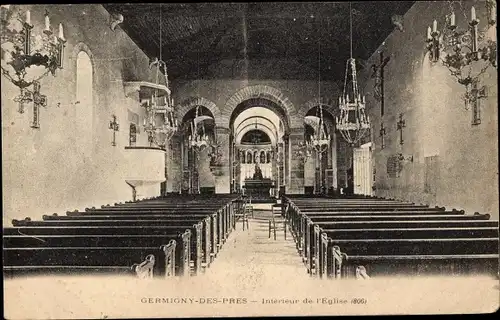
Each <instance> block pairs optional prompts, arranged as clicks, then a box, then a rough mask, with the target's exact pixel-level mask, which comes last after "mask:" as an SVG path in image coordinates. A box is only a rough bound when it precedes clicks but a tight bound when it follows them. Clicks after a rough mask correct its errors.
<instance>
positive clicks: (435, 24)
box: [432, 20, 438, 33]
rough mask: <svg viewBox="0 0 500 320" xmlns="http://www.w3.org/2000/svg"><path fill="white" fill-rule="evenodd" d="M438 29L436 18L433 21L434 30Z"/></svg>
mask: <svg viewBox="0 0 500 320" xmlns="http://www.w3.org/2000/svg"><path fill="white" fill-rule="evenodd" d="M437 30H438V23H437V21H436V20H434V22H433V23H432V32H434V33H436V32H437Z"/></svg>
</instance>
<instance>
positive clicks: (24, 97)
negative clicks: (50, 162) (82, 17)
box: [0, 5, 66, 128]
mask: <svg viewBox="0 0 500 320" xmlns="http://www.w3.org/2000/svg"><path fill="white" fill-rule="evenodd" d="M0 10H1V14H0V17H1V18H0V21H1V29H2V35H1V44H2V46H3V45H4V44H6V43H11V44H13V49H12V50H10V51H9V50H5V54H4V55H3V56H2V60H4V61H5V62H6V64H7V65H8V66H10V67H6V68H4V67H3V66H2V67H1V69H2V75H4V76H5V77H6V78H7V79H8V80H9V81H10V82H12V83H13V84H14V85H15V86H17V87H18V88H20V91H21V92H20V95H19V96H17V97H16V98H15V99H14V101H16V102H19V109H18V111H19V112H20V113H23V112H24V103H26V102H34V103H35V108H37V106H39V105H43V104H46V100H45V96H41V95H40V85H39V83H40V82H39V81H40V80H41V79H42V78H43V77H45V76H46V75H47V74H48V73H49V72H50V73H51V74H52V75H53V76H55V74H56V70H57V69H61V68H62V67H63V57H64V47H65V45H64V44H65V43H66V39H65V38H64V29H63V26H62V24H61V23H60V24H59V33H58V36H55V35H54V34H53V31H52V28H51V26H50V17H49V14H48V12H46V13H45V29H44V30H43V32H42V34H41V39H42V43H41V44H37V43H36V42H34V41H33V38H35V37H34V35H33V34H32V29H33V25H32V24H31V13H30V11H29V10H27V11H26V15H25V19H24V20H23V19H20V18H19V17H16V19H17V20H18V21H19V22H21V23H22V30H21V31H17V30H12V29H10V26H9V25H10V22H11V21H12V20H13V19H11V17H12V12H11V11H10V6H9V5H3V6H1V8H0ZM12 22H14V21H12ZM33 45H37V47H36V48H35V50H33ZM2 49H3V50H4V48H2ZM33 66H37V67H44V68H45V69H46V70H45V72H44V73H43V74H41V75H38V76H37V75H33V74H32V73H33V72H31V70H32V68H31V67H33ZM29 74H30V75H29ZM28 75H29V76H30V79H28V78H27V77H28ZM32 85H33V86H34V90H33V91H31V90H29V89H28V88H29V87H30V86H32ZM40 97H43V99H42V100H43V101H41V100H40ZM37 101H38V102H43V103H38V104H37ZM37 110H38V109H37ZM33 123H34V125H32V127H34V128H38V127H39V125H38V119H34V122H33Z"/></svg>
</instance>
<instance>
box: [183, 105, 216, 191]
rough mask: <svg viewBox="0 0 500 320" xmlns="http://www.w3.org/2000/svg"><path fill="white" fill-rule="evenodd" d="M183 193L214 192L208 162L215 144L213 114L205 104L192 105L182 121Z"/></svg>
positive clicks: (213, 181) (211, 158)
mask: <svg viewBox="0 0 500 320" xmlns="http://www.w3.org/2000/svg"><path fill="white" fill-rule="evenodd" d="M180 128H181V133H182V139H181V165H182V172H183V174H182V184H181V192H182V193H203V194H206V193H214V192H215V178H214V176H213V175H212V172H211V170H210V166H211V164H212V161H213V159H214V158H213V154H214V150H215V148H216V139H215V137H216V135H215V122H214V115H213V114H212V112H211V111H210V109H208V108H207V107H205V106H202V105H193V106H192V108H191V109H189V111H187V112H186V114H185V115H184V117H183V118H182V121H181V125H180Z"/></svg>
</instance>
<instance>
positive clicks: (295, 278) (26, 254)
mask: <svg viewBox="0 0 500 320" xmlns="http://www.w3.org/2000/svg"><path fill="white" fill-rule="evenodd" d="M12 224H13V226H12V227H7V228H4V236H3V238H4V248H3V253H4V267H3V268H4V275H5V276H4V278H5V282H6V288H10V289H9V290H12V291H13V292H16V291H18V290H27V292H29V293H30V294H28V295H25V296H23V297H22V298H21V299H20V301H26V300H27V299H30V298H29V297H31V296H32V295H37V294H40V290H42V288H43V287H48V288H51V290H50V294H49V295H47V297H46V298H44V299H40V298H37V299H36V301H37V303H38V304H41V309H42V310H44V311H42V312H49V311H48V306H49V305H52V304H53V303H54V301H56V300H57V298H58V297H61V295H64V292H72V293H73V294H72V295H71V297H70V298H68V297H67V296H66V295H64V298H65V299H66V298H68V303H69V305H71V306H72V308H77V306H79V305H82V303H84V302H85V300H84V299H85V298H90V296H94V297H99V301H98V302H97V303H96V305H99V306H101V308H102V310H107V311H106V312H107V314H109V313H110V314H114V315H115V316H116V315H118V314H117V313H116V312H117V310H109V306H107V305H106V304H103V303H104V301H108V303H114V304H116V303H117V301H122V302H124V301H128V302H126V304H128V305H129V306H128V307H127V308H128V309H124V310H126V311H124V312H125V314H126V315H127V316H132V315H135V314H137V315H138V316H141V317H143V316H144V314H148V315H150V316H163V315H164V313H162V311H161V310H162V309H161V308H160V309H159V306H158V305H161V307H168V308H169V310H171V312H179V315H182V316H186V315H196V316H206V315H209V314H213V313H211V312H213V311H214V310H217V312H220V314H223V315H233V316H236V315H238V314H239V313H238V312H244V313H245V314H247V315H270V314H275V313H279V314H286V315H296V314H298V313H302V312H304V311H307V312H308V314H325V313H326V314H337V313H340V314H356V313H359V311H360V309H359V306H357V307H356V306H355V305H353V303H352V301H358V300H353V299H361V300H359V301H369V302H370V303H371V305H368V306H366V309H362V310H363V311H364V312H367V313H370V312H372V313H373V312H375V313H377V312H381V311H382V309H383V308H382V309H380V308H381V307H382V306H383V305H386V304H384V303H383V301H385V299H387V298H388V297H398V296H399V295H401V294H403V293H404V294H417V295H420V294H423V295H424V296H422V297H420V301H422V306H424V305H426V304H425V303H427V306H428V305H430V304H429V303H432V301H429V299H430V297H429V296H425V292H426V290H430V289H429V288H432V286H435V285H436V282H432V281H433V279H434V281H435V279H438V281H439V282H438V283H439V286H440V289H441V291H439V292H438V293H434V294H433V295H432V297H433V299H435V298H437V297H439V296H441V297H443V298H444V297H446V295H447V294H448V295H449V294H450V293H454V294H456V296H455V299H449V301H448V302H446V303H442V304H441V305H440V308H441V309H442V310H447V308H450V310H452V312H456V311H457V308H456V305H457V303H459V300H460V301H461V299H462V298H460V297H468V299H469V298H471V297H470V296H469V295H467V294H465V293H466V292H468V291H469V290H472V288H473V287H474V286H478V287H477V288H478V289H480V290H477V295H478V296H480V297H481V299H482V301H483V304H480V305H478V306H476V307H478V308H480V310H484V308H491V303H492V301H495V298H494V297H495V292H496V294H498V287H494V285H495V284H498V221H496V220H492V219H490V216H489V215H488V214H479V213H477V214H473V215H469V214H466V213H465V212H464V211H462V210H455V209H452V210H447V209H446V208H442V207H435V208H432V207H429V206H426V205H416V204H412V203H408V202H402V201H396V200H390V199H378V198H368V197H361V196H351V197H343V198H326V197H311V196H306V195H288V196H284V197H283V198H282V199H281V204H259V203H252V202H251V200H250V199H247V198H244V197H241V196H235V195H217V196H211V197H206V196H200V195H198V196H193V195H191V196H179V195H177V196H175V197H174V196H170V197H159V198H154V199H145V200H141V201H136V202H126V203H116V204H115V205H105V206H102V207H101V208H87V209H86V210H85V211H73V212H66V214H65V215H55V214H54V215H44V216H43V217H42V219H41V220H35V219H30V218H26V219H24V220H13V221H12ZM436 224H439V227H435V225H436ZM270 227H274V229H272V228H270ZM360 228H363V229H362V230H361V229H360ZM417 284H418V285H417ZM106 288H113V291H112V292H114V293H113V295H106V293H105V292H103V291H106ZM119 288H123V289H121V290H122V291H120V289H119ZM125 288H134V289H133V290H132V291H130V292H129V291H128V290H124V289H125ZM380 290H382V291H380ZM12 291H11V292H12ZM464 291H465V292H464ZM107 292H110V291H107ZM115 292H117V293H115ZM380 292H383V293H384V294H383V295H380ZM459 292H463V293H464V294H461V295H460V297H459V295H458V293H459ZM474 296H476V294H474ZM76 297H78V301H74V300H75V298H76ZM190 299H191V300H190ZM304 299H310V301H311V302H308V303H304ZM363 299H364V300H363ZM69 301H71V302H69ZM138 301H141V304H140V305H138V303H139V302H138ZM190 301H191V302H190ZM308 301H309V300H308ZM425 301H427V302H425ZM410 302H411V299H407V300H406V301H402V302H401V303H400V305H399V306H398V308H405V307H406V308H408V307H411V308H415V305H412V304H411V303H410ZM193 303H196V304H199V306H197V307H196V308H194V307H193V306H192V305H190V304H193ZM201 304H203V306H200V305H201ZM339 305H340V306H342V308H340V307H339ZM133 306H135V307H136V308H135V309H134V308H133ZM139 307H141V308H140V310H142V312H145V313H141V314H138V313H137V312H138V310H139ZM375 307H377V308H375ZM420 307H421V306H420ZM206 308H211V309H210V311H207V309H206ZM385 308H388V306H387V305H386V306H385ZM418 308H419V306H417V309H418ZM77 310H78V311H79V312H87V313H85V316H88V314H94V313H95V312H96V311H94V310H92V311H91V312H90V311H89V310H83V311H82V310H79V309H77ZM387 310H388V311H389V309H387ZM394 310H395V309H394V308H392V309H390V312H394ZM398 310H399V309H398ZM401 310H404V309H401ZM407 310H409V309H406V311H407ZM412 310H413V309H412ZM468 310H470V309H468ZM66 311H67V310H58V311H57V312H56V313H57V314H62V313H63V312H66ZM51 312H52V313H51V315H52V316H53V315H54V311H51ZM102 312H104V311H102ZM403 312H404V311H403ZM71 314H72V316H76V315H77V314H79V313H78V312H76V313H71ZM23 315H24V314H23ZM37 315H39V314H37ZM65 316H67V314H65ZM98 316H100V317H102V316H103V314H100V315H98Z"/></svg>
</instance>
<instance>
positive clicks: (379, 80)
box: [372, 51, 391, 116]
mask: <svg viewBox="0 0 500 320" xmlns="http://www.w3.org/2000/svg"><path fill="white" fill-rule="evenodd" d="M389 60H391V58H390V57H385V58H384V52H383V51H380V63H379V64H378V65H377V64H373V65H372V70H373V74H372V78H375V85H374V89H375V97H376V98H377V99H378V100H379V101H380V115H381V116H383V115H384V104H385V102H384V69H385V67H386V65H387V64H388V63H389Z"/></svg>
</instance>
